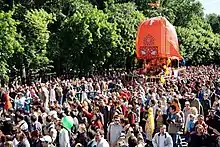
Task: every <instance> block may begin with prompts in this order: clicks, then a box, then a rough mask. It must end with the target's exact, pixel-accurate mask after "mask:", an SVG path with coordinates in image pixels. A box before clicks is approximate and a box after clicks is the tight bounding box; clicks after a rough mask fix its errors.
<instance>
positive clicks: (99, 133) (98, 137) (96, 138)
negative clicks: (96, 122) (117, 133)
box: [95, 129, 104, 141]
mask: <svg viewBox="0 0 220 147" xmlns="http://www.w3.org/2000/svg"><path fill="white" fill-rule="evenodd" d="M102 137H104V131H102V130H100V129H98V130H97V132H96V135H95V140H96V141H100V140H101V139H102Z"/></svg>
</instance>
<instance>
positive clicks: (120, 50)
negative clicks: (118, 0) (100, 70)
mask: <svg viewBox="0 0 220 147" xmlns="http://www.w3.org/2000/svg"><path fill="white" fill-rule="evenodd" d="M105 11H106V13H107V15H108V16H109V22H111V23H114V24H115V25H116V29H117V30H116V32H117V34H118V35H119V36H120V37H119V38H118V40H117V47H115V48H113V50H112V51H110V53H111V58H110V59H109V61H110V63H109V64H113V63H115V60H116V61H118V62H117V64H119V65H123V64H125V60H126V57H127V56H131V55H133V54H134V51H135V40H136V32H137V27H138V25H139V24H140V22H141V21H143V20H144V18H145V17H144V15H143V14H142V13H141V12H140V11H138V10H136V6H135V4H134V3H123V4H112V5H110V6H107V8H106V10H105Z"/></svg>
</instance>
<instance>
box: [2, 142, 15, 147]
mask: <svg viewBox="0 0 220 147" xmlns="http://www.w3.org/2000/svg"><path fill="white" fill-rule="evenodd" d="M4 147H14V145H13V142H12V141H6V142H5V143H4Z"/></svg>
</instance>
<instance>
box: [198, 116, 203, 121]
mask: <svg viewBox="0 0 220 147" xmlns="http://www.w3.org/2000/svg"><path fill="white" fill-rule="evenodd" d="M198 122H199V123H203V122H204V116H203V115H199V116H198Z"/></svg>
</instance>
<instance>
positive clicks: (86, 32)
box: [60, 4, 118, 71]
mask: <svg viewBox="0 0 220 147" xmlns="http://www.w3.org/2000/svg"><path fill="white" fill-rule="evenodd" d="M115 29H116V26H115V25H114V24H111V23H109V22H108V16H107V15H106V14H104V13H103V11H101V10H98V9H97V8H93V6H92V5H91V4H87V5H85V7H84V9H80V8H78V9H76V12H75V13H74V14H73V15H72V16H71V17H70V18H68V19H67V20H66V22H65V24H64V27H63V29H62V31H61V34H60V35H61V37H62V38H65V39H62V43H61V48H62V50H61V52H62V53H63V55H64V57H65V62H64V63H65V65H64V66H65V67H66V68H65V69H66V70H68V69H75V68H80V69H84V70H85V71H88V69H90V68H93V65H95V67H98V66H101V65H102V64H104V62H105V60H106V58H107V55H108V51H109V50H111V48H113V47H115V46H116V44H117V43H116V41H117V40H118V35H117V34H116V31H115Z"/></svg>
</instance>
